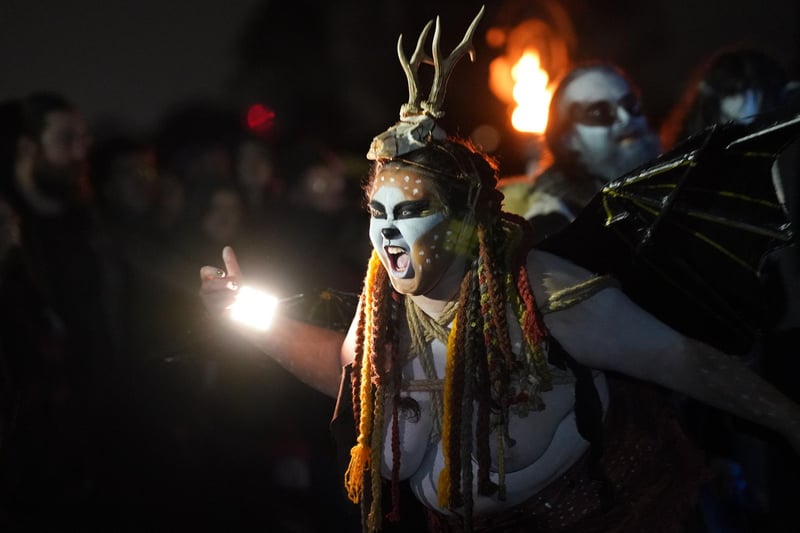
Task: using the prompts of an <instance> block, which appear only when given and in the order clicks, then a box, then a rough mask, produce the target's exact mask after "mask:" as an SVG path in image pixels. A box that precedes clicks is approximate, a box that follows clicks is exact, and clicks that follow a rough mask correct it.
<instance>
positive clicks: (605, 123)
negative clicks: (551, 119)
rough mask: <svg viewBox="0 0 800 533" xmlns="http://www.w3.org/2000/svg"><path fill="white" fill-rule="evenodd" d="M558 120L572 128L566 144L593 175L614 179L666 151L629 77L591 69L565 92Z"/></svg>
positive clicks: (566, 135) (559, 104) (565, 137)
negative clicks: (648, 120)
mask: <svg viewBox="0 0 800 533" xmlns="http://www.w3.org/2000/svg"><path fill="white" fill-rule="evenodd" d="M558 113H559V116H561V117H564V118H563V120H564V121H566V122H569V123H570V124H569V125H568V126H567V127H566V128H565V134H564V139H563V142H564V145H565V147H566V148H568V149H569V150H571V151H573V152H575V153H576V154H577V157H578V158H579V161H580V163H581V164H582V166H583V167H584V168H586V169H587V171H589V172H590V173H591V174H593V175H596V176H599V177H601V178H604V179H606V180H612V179H614V178H617V177H619V176H621V175H622V174H625V173H626V172H628V171H630V170H633V169H634V168H636V167H638V166H639V165H642V164H644V163H646V162H648V161H650V160H651V159H653V158H655V157H656V156H658V154H659V152H660V150H661V147H660V145H659V141H658V137H657V136H656V134H655V132H653V131H652V130H651V129H650V126H649V125H648V123H647V119H646V118H645V116H644V115H643V114H642V112H641V109H640V107H639V99H638V97H637V96H636V95H635V93H634V92H633V90H632V89H631V87H630V86H629V85H628V83H627V82H626V81H625V79H623V78H621V77H620V76H617V75H616V74H614V73H612V72H608V71H606V70H590V71H588V72H586V73H584V74H582V75H580V76H578V77H577V78H575V79H574V80H572V81H571V82H570V83H569V85H568V86H567V87H566V89H565V90H564V92H563V94H562V97H561V101H560V102H559V103H558Z"/></svg>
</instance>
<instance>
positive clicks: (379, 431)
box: [200, 11, 800, 532]
mask: <svg viewBox="0 0 800 533" xmlns="http://www.w3.org/2000/svg"><path fill="white" fill-rule="evenodd" d="M481 14H482V11H481ZM481 14H479V15H478V17H476V19H475V20H474V21H473V23H472V25H471V26H470V28H469V29H468V31H467V34H466V36H465V37H464V39H463V40H462V42H461V43H460V44H459V45H458V46H457V47H456V49H455V50H454V52H453V53H452V54H451V55H450V56H448V57H442V56H441V54H440V52H439V47H438V36H439V27H438V21H437V31H436V33H435V35H434V45H433V54H432V56H433V57H430V58H429V57H428V55H427V54H426V53H425V52H424V51H423V46H424V44H425V39H426V36H427V34H428V32H429V30H430V28H431V26H432V22H431V23H429V24H428V26H426V27H425V29H424V30H423V32H422V35H421V36H420V38H419V40H418V43H417V48H416V50H415V52H414V53H413V55H412V56H411V57H410V58H409V59H407V58H406V56H405V54H404V52H403V47H402V40H401V42H400V43H399V47H398V48H399V55H400V60H401V64H402V65H403V67H404V70H405V71H406V73H407V76H408V79H409V101H408V103H406V104H404V105H403V107H402V108H401V113H400V121H399V122H398V123H396V124H395V125H394V126H392V127H391V128H390V129H389V130H387V131H386V132H384V133H382V134H381V135H379V136H377V137H376V138H375V139H373V142H372V145H371V148H370V151H369V154H368V158H370V159H372V160H373V161H374V163H373V167H372V171H371V173H370V178H369V181H368V183H367V185H366V187H365V193H366V196H367V202H368V209H369V212H370V232H369V233H370V239H371V242H372V245H373V252H372V256H371V258H370V261H369V265H368V268H367V274H366V277H365V281H364V287H363V291H362V294H361V299H360V304H359V308H358V310H357V312H356V316H355V318H354V320H353V323H352V325H351V327H350V330H349V332H348V333H347V334H346V335H345V334H340V333H337V332H335V331H330V330H326V329H323V328H318V327H315V326H311V325H308V324H305V323H301V322H298V321H296V320H292V319H290V318H288V317H286V316H281V315H280V313H278V314H277V315H276V317H275V320H274V322H273V324H272V327H271V328H270V329H269V330H268V331H266V332H254V331H248V330H244V329H242V334H243V335H246V336H248V337H249V338H250V339H251V340H252V341H253V342H254V343H255V344H256V345H257V346H258V347H259V348H260V349H261V350H262V351H264V353H266V354H268V355H269V356H270V357H272V358H274V359H275V360H276V361H278V362H279V363H281V364H282V365H284V366H285V367H286V368H287V369H289V370H290V371H291V372H293V373H294V374H295V375H296V376H297V377H298V378H299V379H301V380H303V381H305V382H306V383H308V384H309V385H311V386H313V387H315V388H317V389H318V390H320V391H323V392H324V393H326V394H329V395H331V396H338V403H337V413H336V416H335V418H334V421H333V424H332V427H333V430H334V432H335V433H337V434H341V433H345V434H346V433H347V428H348V424H347V421H348V419H350V421H351V424H352V425H351V426H350V427H351V432H350V434H349V437H350V439H351V440H352V442H350V443H349V444H348V448H349V464H348V468H347V470H346V472H345V480H344V482H345V489H346V491H347V494H348V496H349V497H350V499H351V500H352V501H354V502H357V503H360V504H361V505H362V510H363V514H362V516H363V524H362V525H363V529H364V530H365V531H377V530H380V529H383V530H389V528H391V527H392V525H393V524H395V523H396V521H398V520H399V519H401V518H402V516H403V515H404V514H405V513H407V510H406V511H402V510H401V509H400V507H399V502H400V499H399V494H400V488H401V484H408V486H409V487H410V489H411V491H412V492H413V494H414V496H415V497H416V499H417V500H418V501H419V502H420V503H421V504H422V505H423V506H424V509H425V510H426V514H427V517H428V526H429V529H430V530H431V531H503V532H509V531H512V532H513V531H545V532H555V531H571V532H575V531H588V530H592V531H597V530H598V528H599V530H604V531H612V530H613V531H653V530H655V529H654V527H652V526H654V525H655V524H657V525H658V526H659V527H660V528H661V530H664V531H673V530H678V529H679V528H680V527H681V525H682V524H683V522H684V520H685V519H686V516H687V513H688V509H689V507H690V506H691V503H692V502H691V499H692V495H693V494H694V493H695V491H696V489H697V487H698V485H699V483H700V482H701V481H702V478H703V467H702V457H701V455H700V454H699V453H698V452H697V451H696V450H694V449H693V448H692V447H691V446H690V444H689V443H688V441H687V440H686V439H685V438H684V437H683V435H682V433H681V431H680V429H679V428H678V426H677V424H676V423H675V420H674V418H672V417H670V416H669V410H668V407H667V405H666V402H665V401H664V399H663V398H662V397H661V395H660V394H659V391H658V387H667V388H669V389H672V390H675V391H678V392H681V393H684V394H688V395H691V396H693V397H695V398H697V399H699V400H701V401H704V402H707V403H709V404H711V405H714V406H717V407H719V408H722V409H726V410H728V411H730V412H734V413H736V414H737V415H739V416H743V417H745V418H747V419H749V420H753V421H756V422H760V423H763V424H766V425H767V426H768V427H770V428H772V429H774V430H776V431H778V432H780V433H781V434H783V435H784V436H786V438H788V439H789V441H790V442H791V443H792V444H793V445H794V446H795V448H796V449H799V450H800V408H799V407H798V406H796V405H794V404H793V403H792V402H790V401H788V400H787V399H786V398H785V397H783V396H782V395H781V394H780V393H778V392H777V391H776V390H775V389H774V388H773V387H771V386H770V385H769V384H767V383H766V382H764V381H762V380H760V379H759V378H758V377H757V376H755V375H753V374H752V373H751V372H750V371H749V370H748V369H746V368H745V367H743V366H741V365H738V364H736V363H735V361H733V360H731V359H730V358H729V357H728V356H726V355H725V354H723V353H721V352H719V351H717V350H716V349H714V348H712V347H711V346H709V345H706V344H703V343H701V342H699V341H695V340H692V339H689V338H687V337H685V336H683V335H681V334H680V333H678V332H677V331H675V330H673V329H671V328H670V327H668V326H667V325H666V324H664V323H662V322H659V321H658V320H657V319H656V318H654V317H653V316H652V315H650V314H649V313H647V312H646V311H644V310H643V309H641V308H640V307H638V306H636V305H635V304H634V303H633V302H632V301H631V300H630V299H629V298H628V297H627V296H626V295H625V294H623V292H622V291H620V290H619V289H618V288H617V286H616V284H615V282H614V280H612V279H610V278H608V277H605V276H597V275H595V274H593V273H591V272H589V271H587V270H585V269H583V268H581V267H579V266H577V265H575V264H573V263H571V262H569V261H567V260H564V259H561V258H559V257H557V256H555V255H553V254H550V253H547V252H544V251H539V250H536V249H534V248H532V246H531V242H532V241H531V235H530V232H529V231H530V227H529V225H528V223H527V222H526V221H525V220H524V219H522V218H521V217H518V216H516V215H512V214H509V213H506V212H504V211H503V210H502V202H503V197H502V194H501V193H500V192H499V190H498V189H497V187H496V185H497V165H496V162H495V161H493V160H492V159H491V158H489V157H488V156H487V155H486V154H484V153H483V152H481V151H480V150H478V149H477V148H476V147H474V146H473V145H471V144H470V143H469V142H468V141H464V140H461V139H457V138H451V137H448V136H447V135H446V134H445V133H444V132H443V131H442V130H441V128H440V127H439V126H438V125H437V118H439V117H441V115H442V104H443V98H444V86H445V84H446V81H447V77H448V76H449V73H450V71H451V69H452V67H453V66H454V65H455V63H456V62H457V61H458V60H459V58H460V57H461V56H462V55H464V54H466V53H467V52H471V51H472V44H471V39H472V34H473V32H474V30H475V27H476V26H477V23H478V21H479V19H480V15H481ZM423 62H431V63H433V64H434V65H435V69H436V75H435V79H434V85H433V89H432V90H431V93H430V94H429V96H428V98H427V99H423V98H422V97H421V95H419V94H418V90H417V88H418V87H417V86H418V81H417V70H418V68H419V66H420V65H421V64H422V63H423ZM621 112H622V111H620V113H621ZM223 259H224V261H225V265H226V269H225V270H223V269H219V268H217V267H213V266H205V267H203V268H202V269H201V271H200V275H201V280H202V284H201V295H202V297H203V299H204V300H205V302H206V305H207V307H208V309H209V310H210V311H211V312H212V313H213V314H215V315H223V316H224V315H225V313H227V312H228V311H227V308H228V307H229V306H230V304H231V303H232V302H233V301H234V300H235V296H236V291H237V290H238V287H239V286H240V284H241V282H242V276H241V272H240V271H239V268H238V264H237V261H236V257H235V254H234V253H233V251H232V250H231V249H230V248H226V249H225V250H224V251H223ZM617 374H624V375H626V376H629V378H624V379H621V378H617V377H613V376H616V375H617ZM639 380H644V381H647V382H650V383H653V384H655V385H647V386H644V385H641V383H640V381H639ZM632 391H644V392H642V393H637V394H635V395H634V394H633V393H632ZM384 491H388V492H389V494H388V495H387V496H390V498H386V504H387V506H386V507H385V508H384V503H385V502H384V497H383V496H384V494H385V492H384ZM400 524H402V521H401V522H400ZM606 526H607V527H606ZM400 530H403V529H402V526H401V529H400Z"/></svg>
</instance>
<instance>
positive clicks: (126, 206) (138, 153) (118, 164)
mask: <svg viewBox="0 0 800 533" xmlns="http://www.w3.org/2000/svg"><path fill="white" fill-rule="evenodd" d="M91 175H92V183H93V186H94V188H95V190H96V191H98V201H99V203H100V206H101V208H102V209H103V211H104V212H105V213H106V215H107V217H109V218H111V219H114V220H117V221H127V222H134V221H136V220H138V219H140V218H141V217H143V216H145V215H147V214H148V213H149V212H150V210H151V209H152V208H153V204H154V202H155V195H156V192H157V186H158V168H157V165H156V157H155V151H154V149H153V147H152V146H151V145H150V144H149V143H147V142H144V141H140V140H138V139H134V138H130V137H115V138H111V139H108V140H106V141H104V142H102V143H98V145H97V146H96V147H95V149H94V150H93V153H92V164H91Z"/></svg>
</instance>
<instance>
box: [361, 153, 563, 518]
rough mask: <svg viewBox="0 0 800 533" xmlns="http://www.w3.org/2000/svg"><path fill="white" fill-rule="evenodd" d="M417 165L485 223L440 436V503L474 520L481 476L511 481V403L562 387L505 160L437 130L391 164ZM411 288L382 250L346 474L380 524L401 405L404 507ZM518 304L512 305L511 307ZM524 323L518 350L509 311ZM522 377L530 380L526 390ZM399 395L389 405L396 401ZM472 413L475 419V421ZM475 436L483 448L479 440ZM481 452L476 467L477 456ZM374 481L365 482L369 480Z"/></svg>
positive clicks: (470, 216)
mask: <svg viewBox="0 0 800 533" xmlns="http://www.w3.org/2000/svg"><path fill="white" fill-rule="evenodd" d="M390 163H391V164H393V165H397V164H400V165H407V166H409V167H413V168H414V170H415V171H417V172H418V173H421V174H424V175H425V176H427V177H430V178H432V180H433V182H434V184H435V187H436V192H437V194H439V196H440V197H441V199H442V203H443V204H444V205H445V206H446V208H447V209H448V213H447V215H448V216H449V217H451V218H453V219H455V220H460V221H467V222H470V223H472V224H474V227H475V228H476V231H475V238H474V239H473V242H472V244H471V245H470V249H469V250H464V251H463V252H464V253H467V254H469V255H470V256H471V257H472V260H471V261H470V262H469V266H468V268H467V269H466V272H465V273H464V277H463V279H462V282H461V285H460V289H459V295H458V306H457V310H456V315H455V318H454V319H453V322H452V325H451V327H450V332H449V335H448V338H447V345H446V348H447V350H446V354H447V356H446V357H447V360H446V362H445V376H444V393H443V395H442V404H443V405H442V410H441V411H442V421H441V446H442V450H443V455H444V459H445V467H444V468H443V469H442V471H441V472H440V473H439V478H438V497H439V505H440V506H442V507H444V508H447V509H460V510H461V511H462V513H463V515H464V517H465V529H467V530H469V529H470V525H471V514H472V508H473V485H475V486H476V487H477V493H478V494H480V495H486V496H490V495H496V497H498V498H500V499H502V498H504V497H505V491H504V486H503V485H504V477H505V471H504V464H503V450H504V448H505V447H506V446H508V445H509V444H511V443H512V442H513V441H512V440H511V436H510V435H509V434H508V429H507V428H508V420H509V416H510V412H511V410H512V409H523V410H526V411H530V410H534V409H535V410H540V409H543V408H544V404H543V401H542V398H541V393H542V392H544V391H547V390H550V389H551V388H552V383H551V376H550V371H549V367H548V364H547V331H546V328H545V327H544V324H543V322H542V318H541V315H540V313H539V310H538V309H537V306H536V302H535V299H534V296H533V291H532V290H531V287H530V283H529V280H528V273H527V269H526V266H525V265H526V258H527V253H528V251H529V250H530V243H531V239H530V234H529V229H528V224H527V222H526V221H525V220H524V219H522V218H520V217H517V216H515V215H510V214H508V213H504V212H502V211H501V203H502V194H501V193H500V192H499V191H498V190H497V189H496V188H495V185H496V171H497V168H496V165H495V164H494V162H493V161H491V160H490V159H489V158H488V157H487V156H485V155H484V154H483V153H482V152H480V151H479V150H477V149H476V148H474V147H473V146H472V145H471V144H469V142H468V141H464V140H460V139H448V140H444V141H431V142H429V143H428V145H426V146H425V147H424V148H421V149H419V150H415V151H413V152H410V153H408V154H404V155H403V156H401V157H396V158H394V159H391V160H383V161H381V160H379V161H377V162H376V165H375V168H374V169H373V177H374V176H375V175H376V174H377V173H378V172H379V171H380V168H382V166H383V165H386V164H390ZM402 298H403V296H402V295H399V294H397V293H396V292H394V291H393V289H392V287H391V284H390V281H389V279H388V274H387V273H386V271H385V270H384V268H383V266H382V265H381V263H380V260H379V258H378V256H377V254H376V253H375V252H373V255H372V257H371V259H370V263H369V268H368V272H367V276H366V279H365V283H364V289H363V293H362V305H361V311H360V316H359V323H358V327H357V330H356V358H355V361H354V374H353V375H354V380H353V406H354V410H355V415H356V421H357V422H358V424H357V427H358V438H357V442H356V445H355V446H354V447H353V449H352V450H351V463H350V467H349V469H348V471H347V474H346V477H345V485H346V488H347V492H348V496H349V497H350V499H351V500H353V501H354V502H360V503H361V504H362V506H363V507H362V509H364V517H365V524H364V525H365V526H366V527H365V530H367V531H377V530H379V529H380V527H381V520H382V518H383V516H382V514H381V513H382V511H381V509H380V504H381V493H380V490H381V484H382V483H381V481H382V480H381V476H380V467H381V464H382V458H381V453H382V450H383V449H384V439H385V438H387V436H386V435H384V434H383V433H384V427H387V426H385V421H384V416H385V414H386V413H388V414H389V416H391V417H392V418H391V423H390V424H389V425H388V427H389V428H390V430H391V435H390V436H389V438H390V439H391V441H390V442H391V450H392V454H393V457H392V460H391V462H390V464H391V465H392V484H391V485H392V493H393V494H392V496H393V497H392V502H393V505H392V510H391V512H390V513H389V515H388V516H389V518H390V519H392V520H396V519H397V518H398V511H399V509H398V507H397V497H396V491H397V483H398V476H397V473H398V471H399V467H400V461H401V457H400V456H399V454H400V451H399V450H400V446H399V435H398V432H399V430H398V425H397V424H398V423H397V418H398V410H399V409H403V408H405V407H407V403H406V404H405V405H402V404H403V402H405V401H407V400H408V401H411V402H413V400H412V399H411V398H410V397H402V396H401V391H400V390H399V387H400V383H401V381H400V372H401V369H402V365H403V363H404V360H402V359H400V358H399V357H398V354H397V352H398V349H397V332H398V331H399V330H400V328H401V327H403V325H402V324H401V323H400V321H402V320H405V319H406V314H405V313H402V312H398V311H397V308H398V307H399V305H398V302H399V301H400V300H401V299H402ZM508 307H510V308H511V310H512V311H513V314H510V313H508V312H507V308H508ZM509 319H512V320H516V321H517V323H518V325H519V328H520V329H521V331H522V335H523V343H522V349H521V352H522V353H519V354H515V353H513V349H512V344H511V340H510V336H509V323H508V320H509ZM518 383H525V384H528V385H526V388H525V389H524V390H523V389H522V387H521V386H519V385H518ZM387 401H390V402H391V403H390V404H389V405H386V402H387ZM473 422H474V423H473ZM493 433H495V434H496V435H497V438H498V441H499V442H498V444H499V446H497V455H498V456H497V457H496V462H497V464H498V469H499V473H498V484H494V483H493V482H492V481H491V480H490V476H489V472H490V467H491V464H492V457H491V451H490V450H491V447H490V440H489V439H490V438H491V436H492V434H493ZM473 442H474V449H473ZM473 456H474V457H475V458H476V460H477V464H478V468H477V473H476V474H477V475H476V476H475V479H473V470H472V457H473ZM367 485H368V486H369V491H368V492H367V490H366V487H367Z"/></svg>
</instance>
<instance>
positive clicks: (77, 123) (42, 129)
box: [13, 92, 91, 214]
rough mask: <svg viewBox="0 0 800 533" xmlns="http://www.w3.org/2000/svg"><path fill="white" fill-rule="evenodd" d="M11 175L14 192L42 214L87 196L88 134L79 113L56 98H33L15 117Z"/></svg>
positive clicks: (38, 95)
mask: <svg viewBox="0 0 800 533" xmlns="http://www.w3.org/2000/svg"><path fill="white" fill-rule="evenodd" d="M15 115H16V116H15V118H16V124H15V127H14V129H15V131H16V142H15V147H14V161H13V174H14V182H15V186H16V189H17V192H18V193H19V194H20V195H21V196H22V197H23V198H24V199H25V201H26V203H28V204H29V206H30V207H31V208H33V209H34V210H35V211H37V212H39V213H41V214H53V213H58V212H60V211H61V210H62V209H63V208H64V207H65V206H68V205H72V204H75V203H80V202H83V201H86V200H88V199H89V198H90V196H91V194H90V193H91V191H90V187H89V182H88V175H87V171H88V154H89V148H90V146H91V135H90V133H89V129H88V127H87V124H86V121H85V119H84V117H83V115H82V114H81V112H80V110H79V109H78V108H77V107H76V106H75V105H74V104H72V103H71V102H69V101H68V100H67V99H66V98H64V97H63V96H61V95H59V94H56V93H49V92H39V93H32V94H30V95H28V96H27V97H25V98H23V99H22V100H20V101H19V102H18V104H17V108H16V113H15Z"/></svg>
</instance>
